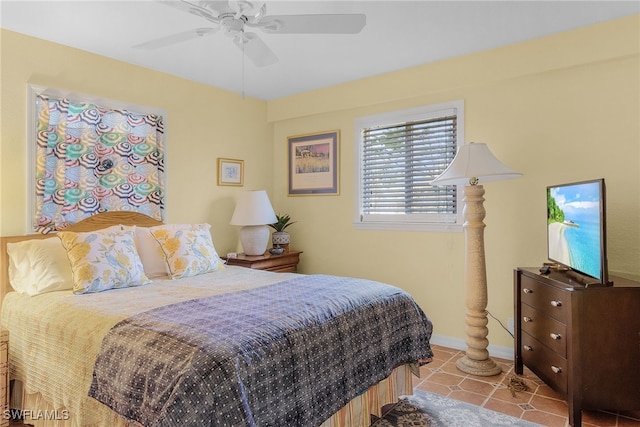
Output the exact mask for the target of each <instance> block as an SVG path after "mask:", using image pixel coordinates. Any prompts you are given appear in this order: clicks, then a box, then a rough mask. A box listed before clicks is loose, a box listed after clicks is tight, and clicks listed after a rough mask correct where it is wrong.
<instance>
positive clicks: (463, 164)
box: [431, 142, 522, 185]
mask: <svg viewBox="0 0 640 427" xmlns="http://www.w3.org/2000/svg"><path fill="white" fill-rule="evenodd" d="M519 176H522V174H521V173H518V172H516V171H514V170H513V169H511V168H508V167H507V166H505V165H503V164H502V163H501V162H500V160H498V159H497V158H496V157H495V156H494V155H493V153H491V151H489V147H487V144H483V143H475V142H470V143H469V144H464V145H461V146H460V147H458V152H457V153H456V156H455V157H454V158H453V161H452V162H451V164H450V165H449V167H447V169H445V171H444V172H442V173H441V174H440V175H439V176H438V177H437V178H436V179H434V180H433V181H431V185H458V184H472V185H475V184H477V183H480V184H482V183H484V182H489V181H500V180H503V179H512V178H517V177H519Z"/></svg>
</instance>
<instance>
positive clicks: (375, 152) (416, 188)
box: [360, 113, 457, 222]
mask: <svg viewBox="0 0 640 427" xmlns="http://www.w3.org/2000/svg"><path fill="white" fill-rule="evenodd" d="M362 132H363V134H362V147H361V150H362V151H361V158H362V162H361V168H362V170H361V186H362V188H361V207H360V208H361V215H360V216H361V221H366V220H367V219H369V220H375V221H385V220H390V221H391V220H393V221H397V220H398V216H399V215H401V216H405V218H403V220H404V221H417V222H452V221H455V216H456V208H457V207H456V186H444V187H442V186H431V185H429V182H430V181H431V180H432V179H434V178H435V177H437V176H438V175H440V174H441V173H442V172H443V171H444V170H445V169H446V168H447V166H448V165H449V163H451V161H452V160H453V158H454V156H455V154H456V148H457V147H456V141H457V138H456V136H457V135H456V132H457V116H456V115H455V113H453V114H451V115H447V116H445V117H437V118H430V119H425V120H417V121H411V122H405V123H398V124H392V125H383V126H378V127H370V128H366V129H363V131H362Z"/></svg>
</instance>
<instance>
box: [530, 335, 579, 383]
mask: <svg viewBox="0 0 640 427" xmlns="http://www.w3.org/2000/svg"><path fill="white" fill-rule="evenodd" d="M522 361H523V362H524V364H525V365H527V366H528V367H529V369H531V370H532V371H533V372H534V373H535V374H536V375H538V376H539V377H540V378H541V379H542V380H543V381H544V382H546V383H547V384H548V385H549V386H550V387H551V388H553V389H554V390H556V391H557V392H559V393H563V394H566V393H567V383H568V382H567V375H568V372H567V359H565V358H563V357H561V356H560V355H558V354H557V353H556V352H554V351H553V350H551V349H550V348H549V347H547V346H545V345H544V344H542V343H541V342H540V341H538V340H537V339H535V338H533V337H532V336H531V335H529V334H528V333H526V332H523V333H522Z"/></svg>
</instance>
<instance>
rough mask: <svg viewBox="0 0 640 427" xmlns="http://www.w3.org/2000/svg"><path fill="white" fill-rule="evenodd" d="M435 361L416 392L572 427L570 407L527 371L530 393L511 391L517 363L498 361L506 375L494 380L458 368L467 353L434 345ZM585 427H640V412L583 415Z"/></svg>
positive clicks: (416, 381) (423, 372)
mask: <svg viewBox="0 0 640 427" xmlns="http://www.w3.org/2000/svg"><path fill="white" fill-rule="evenodd" d="M432 347H433V352H434V355H435V357H434V361H433V362H432V363H430V364H428V365H425V366H423V367H422V368H421V372H420V374H421V375H420V378H417V377H414V384H413V385H414V388H418V389H420V390H425V391H429V392H432V393H438V394H442V395H445V396H449V397H452V398H454V399H457V400H462V401H465V402H468V403H472V404H474V405H477V406H481V407H483V408H487V409H491V410H493V411H497V412H502V413H504V414H508V415H511V416H513V417H517V418H521V419H523V420H527V421H531V422H534V423H538V424H542V425H544V426H549V427H567V426H569V420H568V414H567V404H566V402H565V401H564V400H562V398H561V397H560V396H559V395H558V394H557V393H556V392H554V391H553V390H551V389H550V388H549V387H548V386H547V385H546V384H545V383H544V382H542V381H541V380H540V379H539V378H538V377H536V376H535V375H534V374H533V373H532V372H531V371H529V370H528V369H527V368H526V367H525V370H524V375H523V379H524V380H525V382H526V384H527V385H528V386H529V391H526V392H516V396H515V397H513V396H512V394H511V391H510V390H509V389H508V388H507V385H508V383H509V378H510V377H511V376H512V375H515V372H514V365H513V361H511V360H504V359H495V358H494V360H495V362H496V363H498V364H499V365H501V366H502V373H501V374H499V375H496V376H493V377H478V376H474V375H468V374H465V373H464V372H461V371H459V370H458V369H457V368H456V360H458V359H459V358H460V357H461V356H463V355H464V352H463V351H460V350H454V349H451V348H447V347H442V346H437V345H433V346H432ZM582 426H583V427H593V426H599V427H602V426H607V427H609V426H611V427H630V426H637V427H640V411H634V412H625V413H620V414H615V413H608V412H603V411H583V412H582Z"/></svg>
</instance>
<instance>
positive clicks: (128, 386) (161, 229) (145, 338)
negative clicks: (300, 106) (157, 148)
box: [0, 212, 432, 427]
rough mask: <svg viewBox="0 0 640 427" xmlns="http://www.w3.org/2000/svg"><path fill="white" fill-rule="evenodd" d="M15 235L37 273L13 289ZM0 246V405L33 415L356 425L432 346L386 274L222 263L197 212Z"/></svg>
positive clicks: (51, 421) (419, 315) (119, 221)
mask: <svg viewBox="0 0 640 427" xmlns="http://www.w3.org/2000/svg"><path fill="white" fill-rule="evenodd" d="M150 237H151V238H150ZM49 239H54V240H49ZM190 239H191V240H190ZM24 242H29V243H24ZM34 242H35V243H34ZM114 242H115V243H114ZM132 242H133V243H132ZM16 243H17V244H16ZM187 243H188V244H187ZM27 245H33V246H34V247H36V248H38V249H39V250H40V252H39V256H32V257H31V259H30V262H31V265H30V266H29V268H28V273H27V275H30V277H31V276H33V277H35V279H34V278H33V277H31V280H32V281H33V282H34V284H31V285H30V286H32V287H33V286H35V287H36V288H37V287H38V286H41V287H42V286H44V283H45V282H46V283H47V286H49V287H48V288H42V289H33V288H29V287H27V290H26V291H25V288H24V285H23V284H22V282H20V286H19V290H20V292H17V291H14V290H13V289H12V283H10V281H9V274H8V269H9V267H10V262H9V255H8V252H10V253H11V255H12V256H11V259H12V262H13V267H11V268H13V269H14V270H13V271H12V277H20V275H19V268H18V267H16V265H15V264H16V263H19V262H22V258H20V257H19V256H18V255H19V254H20V255H23V256H24V254H23V252H24V251H25V249H24V248H23V247H22V246H27ZM154 245H155V246H154ZM61 246H62V247H63V249H60V247H61ZM158 246H159V247H158ZM18 247H19V248H18ZM43 248H44V249H43ZM52 248H55V250H54V249H52ZM87 248H89V249H87ZM96 248H98V249H99V251H98V252H99V255H95V254H96V252H95V250H98V249H96ZM185 248H186V249H185ZM0 250H1V251H2V282H1V283H0V294H1V295H2V313H1V318H0V324H1V325H2V327H3V328H4V329H7V330H8V331H9V374H10V378H11V380H12V382H13V387H12V397H11V406H12V407H13V408H17V409H21V410H23V412H21V414H22V415H23V416H25V422H28V423H31V424H35V425H39V426H47V425H55V426H68V425H77V426H146V427H151V426H171V425H181V426H187V425H194V426H196V425H197V426H201V425H212V426H214V425H221V426H269V425H273V426H281V425H292V426H293V425H300V426H305V427H306V426H314V425H322V426H323V427H330V426H331V427H339V426H358V427H360V426H367V425H369V423H368V419H369V414H370V413H373V414H378V415H379V408H380V407H381V406H382V405H384V404H386V403H390V402H393V401H395V400H396V399H397V397H398V396H399V395H402V394H411V390H412V381H411V375H412V374H411V373H412V372H414V373H415V372H416V371H415V368H416V367H417V366H419V365H421V364H424V363H428V362H429V361H430V360H431V357H432V352H431V349H430V347H429V339H430V336H431V331H432V325H431V322H430V321H429V319H428V318H427V316H426V315H425V314H424V313H423V312H422V310H421V309H420V307H418V306H417V304H416V303H415V302H414V301H413V299H412V298H411V297H410V296H409V295H408V294H406V293H405V292H403V291H402V290H400V289H399V288H397V287H394V286H390V285H386V284H381V283H378V282H374V281H370V280H363V279H354V278H347V277H337V276H328V275H303V274H296V273H272V272H267V271H258V270H252V269H246V268H242V267H236V266H225V265H224V264H223V262H222V260H221V259H220V258H219V257H218V255H217V254H216V253H215V248H214V247H213V242H212V240H211V233H210V230H209V226H208V225H206V224H197V225H194V224H162V223H160V222H158V221H156V220H154V219H152V218H150V217H146V216H144V215H142V214H137V213H130V212H108V213H101V214H97V215H94V216H92V217H90V218H88V219H86V220H84V221H81V222H79V223H77V224H75V225H73V226H70V227H68V228H66V229H65V230H63V231H61V232H58V235H57V236H51V235H33V236H13V237H2V238H0ZM185 250H186V252H184V251H185ZM87 251H88V252H89V253H90V256H89V255H87ZM127 251H129V252H127ZM181 251H182V252H181ZM54 253H55V254H57V256H58V257H63V256H64V255H65V254H66V256H67V257H68V258H67V260H66V263H67V264H69V263H70V264H71V265H70V266H69V265H66V266H63V267H61V268H63V270H64V268H66V270H64V271H62V272H60V271H58V272H55V274H57V275H58V276H60V278H59V280H53V281H52V280H50V276H53V275H54V274H53V273H51V271H49V270H47V269H45V271H46V272H47V274H48V275H49V276H47V277H45V278H42V276H40V277H41V278H38V276H35V274H36V273H35V271H36V270H38V268H36V267H34V266H33V263H35V262H36V261H34V260H37V261H38V262H50V260H49V258H50V257H51V256H53V254H54ZM43 254H44V255H43ZM123 254H124V255H123ZM31 255H33V253H32V254H31ZM129 255H130V256H129ZM92 257H93V258H92ZM96 257H101V258H99V259H98V258H96ZM43 259H44V261H43ZM69 260H70V261H69ZM63 261H64V260H60V259H58V261H56V262H57V263H59V264H63ZM103 262H104V263H106V264H104V265H103V264H102V263H103ZM109 263H110V264H109ZM27 264H28V263H27ZM114 265H117V266H123V265H125V266H126V268H123V269H122V271H119V270H118V268H116V267H113V266H114ZM105 266H106V267H105ZM69 267H70V268H69ZM70 274H71V276H72V279H70V278H69V277H70ZM15 282H16V283H18V279H15ZM49 282H54V283H53V284H49ZM123 283H124V285H123ZM29 293H31V294H32V295H29ZM412 368H413V369H412Z"/></svg>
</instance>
